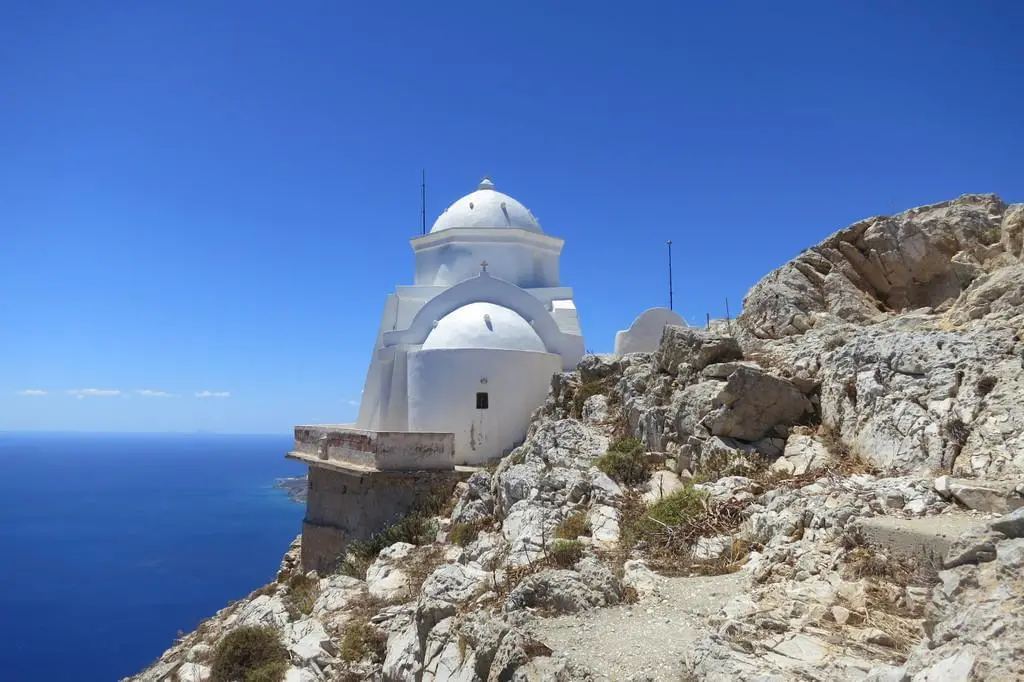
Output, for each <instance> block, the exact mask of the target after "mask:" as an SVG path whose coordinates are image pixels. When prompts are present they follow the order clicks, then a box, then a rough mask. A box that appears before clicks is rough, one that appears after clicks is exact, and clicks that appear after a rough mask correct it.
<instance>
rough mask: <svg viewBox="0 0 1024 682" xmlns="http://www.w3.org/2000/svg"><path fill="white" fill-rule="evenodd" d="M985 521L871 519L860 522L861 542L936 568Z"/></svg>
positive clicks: (974, 518) (965, 518)
mask: <svg viewBox="0 0 1024 682" xmlns="http://www.w3.org/2000/svg"><path fill="white" fill-rule="evenodd" d="M985 523H986V521H985V520H984V519H981V518H979V517H977V516H971V515H968V514H941V515H939V516H927V517H924V518H920V519H902V518H898V517H895V516H873V517H870V518H866V519H860V520H859V521H858V522H857V528H858V529H859V530H860V533H861V535H862V536H863V538H864V540H865V541H866V542H867V543H868V544H869V545H872V546H874V547H877V548H879V549H881V550H883V551H885V552H886V553H889V554H892V555H895V556H902V557H907V558H916V559H920V560H922V561H924V562H927V563H930V564H933V565H936V566H939V565H941V563H942V559H943V557H944V556H945V555H946V552H947V551H948V550H949V546H950V545H951V544H952V543H953V541H954V540H956V538H957V537H958V536H959V535H960V534H961V533H963V532H964V531H966V530H968V529H971V528H982V527H984V526H985Z"/></svg>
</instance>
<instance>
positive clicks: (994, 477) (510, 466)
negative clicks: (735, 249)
mask: <svg viewBox="0 0 1024 682" xmlns="http://www.w3.org/2000/svg"><path fill="white" fill-rule="evenodd" d="M1022 236H1024V205H1019V204H1018V205H1012V206H1007V205H1005V204H1003V203H1002V202H1001V201H1000V200H999V199H998V198H996V197H994V196H965V197H961V198H960V199H957V200H955V201H951V202H946V203H943V204H937V205H934V206H927V207H922V208H918V209H913V210H911V211H907V212H905V213H902V214H899V215H897V216H893V217H889V218H872V219H870V220H865V221H862V222H860V223H857V224H855V225H852V226H850V227H848V228H846V229H844V230H841V231H839V232H837V233H836V234H834V235H832V236H831V237H829V238H828V239H826V240H825V241H824V242H822V243H821V244H819V245H818V246H816V247H814V248H812V249H810V250H808V251H806V252H805V253H803V254H800V255H799V256H798V257H797V258H796V259H794V260H793V261H791V262H790V263H788V264H786V265H784V266H783V267H781V268H779V269H778V270H776V271H774V272H772V273H770V274H769V275H768V276H767V277H765V278H764V279H763V280H762V281H761V282H759V283H758V284H757V285H756V286H755V287H754V288H753V289H752V290H751V292H750V294H749V295H748V296H747V299H746V300H745V302H744V312H743V314H742V315H741V316H740V318H739V319H738V321H737V323H736V324H735V325H733V327H734V329H733V331H734V332H735V335H734V336H733V335H729V334H726V333H720V330H718V328H717V327H715V328H714V329H715V331H705V330H692V329H684V328H678V327H670V328H667V329H666V331H665V334H664V336H663V339H662V343H661V346H660V348H659V350H658V351H657V352H656V353H654V354H652V355H630V356H626V357H623V358H620V359H611V358H604V357H597V356H590V357H587V358H585V359H584V360H583V362H582V363H581V364H580V366H579V368H578V370H577V371H575V372H570V373H565V374H560V375H557V376H556V377H555V378H554V379H553V381H552V388H551V392H550V394H549V396H548V398H547V400H546V402H545V403H544V405H543V406H541V407H540V408H539V409H538V410H537V412H536V414H535V415H534V420H533V422H532V424H531V426H530V430H529V433H528V436H527V438H526V441H525V442H524V443H523V445H522V446H520V447H519V448H518V449H516V450H515V451H513V452H512V453H511V454H510V455H509V456H508V457H506V458H505V459H504V460H503V461H502V462H501V463H500V464H498V465H497V467H495V468H494V469H493V470H486V471H479V472H477V473H475V474H473V475H472V477H471V478H469V480H468V481H466V482H464V483H462V484H460V485H459V486H458V487H457V488H456V490H455V491H454V494H453V496H452V498H451V499H450V500H443V499H442V500H437V501H436V504H433V505H431V506H430V508H425V509H422V510H420V511H419V512H418V513H415V514H411V515H410V516H409V517H407V518H403V519H396V522H395V524H394V525H393V526H391V527H390V528H388V529H387V530H386V531H385V532H383V533H382V534H381V535H380V536H378V537H376V538H374V539H373V540H371V541H369V542H364V543H357V544H356V545H355V546H353V547H352V548H351V549H350V554H349V556H348V557H347V559H346V561H345V562H344V564H343V568H342V570H341V571H340V572H339V573H338V574H336V575H329V576H317V575H315V574H309V575H301V574H300V573H299V572H298V571H297V568H296V567H297V556H298V552H300V551H301V548H300V547H299V545H298V543H297V542H296V543H295V544H294V545H293V546H292V548H291V549H290V550H289V553H288V554H287V555H286V556H285V560H284V562H283V564H282V568H281V571H280V573H279V575H278V579H277V581H276V582H274V583H272V584H270V585H267V586H265V587H264V588H261V589H260V590H258V591H257V592H255V593H253V594H252V595H250V596H249V597H247V598H246V599H243V600H241V601H239V602H237V603H235V604H232V605H230V606H228V607H227V608H225V609H224V610H222V611H221V612H219V613H217V614H216V615H214V616H213V617H211V618H210V619H209V620H207V621H205V622H204V623H203V624H202V625H201V626H200V627H199V628H198V629H197V630H196V631H195V632H193V633H190V634H188V635H185V636H184V637H182V638H181V639H180V640H179V641H178V642H177V643H175V644H174V646H172V647H171V648H170V649H168V651H167V652H166V653H165V654H164V655H163V656H162V657H161V658H160V659H159V660H158V661H157V662H155V663H154V664H153V665H152V666H151V667H149V668H148V669H147V670H145V671H143V672H142V673H140V674H139V675H137V676H135V677H133V678H131V679H132V680H138V681H147V682H157V681H162V680H178V681H180V682H186V681H188V682H191V681H193V680H196V681H198V680H207V679H213V680H223V681H226V680H233V679H239V680H247V681H256V680H280V679H287V680H291V681H300V680H301V681H314V680H359V679H372V680H394V681H398V680H417V681H431V680H434V681H439V680H460V681H466V682H469V681H485V680H486V681H488V682H492V681H498V680H502V681H505V680H673V681H675V680H730V681H735V680H762V681H768V680H773V681H774V680H777V681H778V682H782V681H785V680H866V679H870V680H876V681H879V682H880V681H883V680H885V681H892V682H897V681H899V682H906V681H911V680H912V681H913V682H924V681H938V680H943V681H953V682H955V681H958V680H965V681H966V680H995V679H999V680H1013V679H1024V643H1022V642H1024V608H1022V607H1024V579H1022V578H1021V575H1022V569H1024V508H1022V509H1018V508H1019V507H1021V506H1022V505H1024V497H1022V491H1024V487H1022V486H1021V483H1024V435H1022V426H1024V407H1022V406H1021V405H1022V399H1024V343H1022V341H1021V334H1022V332H1024V262H1022Z"/></svg>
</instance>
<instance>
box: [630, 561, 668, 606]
mask: <svg viewBox="0 0 1024 682" xmlns="http://www.w3.org/2000/svg"><path fill="white" fill-rule="evenodd" d="M663 582H664V579H663V578H662V577H661V576H659V575H658V574H657V573H655V572H654V571H652V570H651V569H650V568H648V566H647V562H646V561H644V560H643V559H629V560H628V561H626V562H625V563H624V564H623V565H622V586H623V587H628V588H632V589H633V590H635V591H636V593H637V595H638V596H640V597H641V598H643V597H649V596H652V595H655V594H657V593H658V590H659V588H660V586H661V584H662V583H663Z"/></svg>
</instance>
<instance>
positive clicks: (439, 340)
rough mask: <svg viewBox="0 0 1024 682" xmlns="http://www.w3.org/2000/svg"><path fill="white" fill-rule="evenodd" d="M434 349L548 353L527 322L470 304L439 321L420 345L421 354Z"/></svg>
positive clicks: (506, 312) (508, 312)
mask: <svg viewBox="0 0 1024 682" xmlns="http://www.w3.org/2000/svg"><path fill="white" fill-rule="evenodd" d="M436 348H495V349H500V350H529V351H538V352H541V353H545V352H547V349H546V348H545V347H544V342H543V341H542V340H541V338H540V336H539V335H538V334H537V332H536V331H534V329H533V327H531V326H530V323H529V322H527V321H526V320H524V319H523V318H522V316H521V315H519V313H517V312H515V311H514V310H510V309H508V308H505V307H503V306H500V305H495V304H494V303H469V304H466V305H464V306H462V307H461V308H456V309H455V310H453V311H452V312H450V313H448V314H447V315H445V316H444V317H442V318H441V319H440V320H438V322H437V324H436V325H435V326H434V329H433V330H431V332H430V334H429V335H428V336H427V338H426V340H425V341H424V342H423V350H430V349H436Z"/></svg>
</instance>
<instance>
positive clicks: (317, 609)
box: [311, 573, 367, 620]
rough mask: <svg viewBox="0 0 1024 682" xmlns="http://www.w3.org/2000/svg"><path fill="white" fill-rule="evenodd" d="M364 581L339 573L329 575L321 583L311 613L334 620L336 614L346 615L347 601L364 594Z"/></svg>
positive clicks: (365, 587)
mask: <svg viewBox="0 0 1024 682" xmlns="http://www.w3.org/2000/svg"><path fill="white" fill-rule="evenodd" d="M366 589H367V585H366V583H364V582H362V581H359V580H356V579H354V578H350V577H348V576H342V574H341V573H338V574H335V576H331V577H329V578H328V579H327V580H325V581H323V582H322V583H321V593H319V594H318V595H317V596H316V600H315V601H314V602H313V607H312V610H311V614H312V615H314V616H316V617H318V619H322V620H335V619H337V617H338V616H343V617H344V616H346V613H347V609H348V605H349V603H350V602H351V601H352V600H353V599H356V598H358V597H360V596H361V595H364V594H366Z"/></svg>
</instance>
